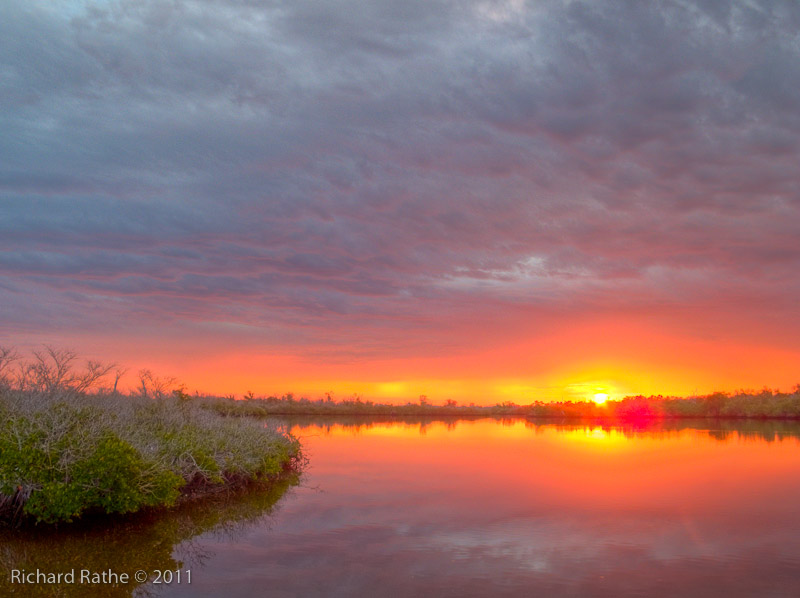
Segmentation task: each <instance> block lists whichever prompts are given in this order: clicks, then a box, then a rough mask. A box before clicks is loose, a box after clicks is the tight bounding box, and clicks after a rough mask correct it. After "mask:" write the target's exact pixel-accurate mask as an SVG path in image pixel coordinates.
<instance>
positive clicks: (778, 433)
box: [525, 418, 800, 442]
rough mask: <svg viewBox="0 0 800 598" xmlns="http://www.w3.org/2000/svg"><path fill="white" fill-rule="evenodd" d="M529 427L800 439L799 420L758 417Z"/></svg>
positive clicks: (534, 422) (533, 424) (535, 422)
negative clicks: (689, 431)
mask: <svg viewBox="0 0 800 598" xmlns="http://www.w3.org/2000/svg"><path fill="white" fill-rule="evenodd" d="M525 425H526V427H529V428H532V429H535V430H537V431H538V430H544V429H547V428H555V429H557V430H564V431H570V430H592V429H601V430H604V431H606V432H610V431H612V430H613V431H615V432H618V433H622V434H623V435H624V436H625V437H626V438H635V437H642V436H645V437H648V438H656V439H664V438H670V437H675V436H677V435H679V434H680V433H682V432H685V431H687V430H695V431H698V432H705V433H706V434H708V436H709V437H711V438H713V439H715V440H719V441H721V442H726V441H728V440H731V439H734V438H743V439H747V440H763V441H766V442H774V441H782V440H784V439H789V438H794V439H800V422H797V421H792V420H756V419H713V418H698V419H683V418H681V419H649V420H648V419H645V420H639V421H634V422H629V421H614V422H613V423H612V422H603V421H586V422H580V421H578V422H576V421H575V420H574V419H565V420H560V421H559V420H553V419H552V418H542V419H529V420H526V424H525Z"/></svg>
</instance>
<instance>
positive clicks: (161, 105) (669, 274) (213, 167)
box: [0, 0, 800, 345]
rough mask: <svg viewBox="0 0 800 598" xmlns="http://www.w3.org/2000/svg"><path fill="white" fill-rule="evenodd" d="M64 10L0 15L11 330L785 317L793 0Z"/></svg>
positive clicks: (409, 327) (799, 228) (790, 308)
mask: <svg viewBox="0 0 800 598" xmlns="http://www.w3.org/2000/svg"><path fill="white" fill-rule="evenodd" d="M65 6H67V5H63V4H52V3H45V2H30V3H24V4H12V5H6V6H3V7H2V8H0V11H2V18H1V19H0V21H1V22H2V23H3V26H2V27H3V35H2V36H0V78H2V79H1V80H2V81H3V84H2V85H0V98H2V102H3V105H4V110H3V111H2V114H0V127H2V130H3V131H4V135H3V136H2V139H0V216H1V218H0V232H2V236H0V277H1V280H2V281H3V284H2V285H0V300H2V301H3V302H5V303H7V304H14V305H16V306H17V307H16V308H15V309H14V310H10V311H6V312H4V314H3V315H2V316H0V324H2V325H4V326H11V325H12V324H13V325H14V327H15V329H16V328H19V327H22V328H24V329H25V330H28V331H31V332H36V331H41V330H40V329H41V327H42V326H45V322H46V326H47V327H48V328H49V329H54V328H55V329H62V330H68V329H70V327H74V326H80V325H82V324H79V323H80V322H82V321H83V320H86V321H90V320H92V319H93V318H96V317H99V314H106V315H107V316H108V317H109V318H110V317H111V315H112V314H125V313H128V314H131V317H132V318H133V319H134V320H136V323H133V324H131V325H132V326H137V325H140V324H141V322H144V321H149V322H152V321H156V320H159V319H163V320H166V319H168V318H167V314H169V315H170V318H171V319H172V324H171V326H174V327H180V325H181V322H184V323H186V324H187V325H189V324H191V323H192V322H195V321H199V322H230V323H241V322H252V323H254V326H257V325H258V324H257V323H259V322H273V323H274V326H277V327H278V328H281V327H282V329H283V330H284V332H289V331H292V330H300V328H302V329H303V330H305V331H308V330H312V329H316V330H317V331H318V332H320V334H322V331H323V330H324V336H325V337H326V338H327V339H329V342H331V343H332V344H333V345H337V344H348V345H349V344H352V343H353V342H358V339H359V338H363V335H364V326H367V327H368V328H369V327H370V326H373V327H375V330H378V329H382V328H381V327H382V326H385V325H388V324H390V323H392V322H403V323H404V326H405V329H404V330H403V334H405V335H408V334H411V333H412V332H413V331H414V330H416V331H417V334H420V335H426V336H427V338H428V339H429V340H430V339H431V338H436V336H437V334H439V335H440V341H441V342H444V339H446V338H447V336H448V334H450V332H451V329H452V326H454V325H455V323H456V322H457V321H461V322H468V321H474V320H475V319H476V318H483V319H484V320H485V321H487V322H489V323H491V322H492V321H497V322H499V319H498V318H497V315H496V314H497V312H498V311H500V310H504V309H517V308H521V309H524V310H526V311H527V312H538V313H540V314H541V317H546V316H545V315H546V314H548V313H551V312H552V310H553V309H566V310H567V311H568V312H569V313H572V314H586V313H592V312H596V311H604V312H605V311H614V310H617V311H620V312H624V311H626V310H630V309H632V308H636V309H652V310H654V311H656V312H658V311H659V310H664V309H665V308H666V307H670V306H671V307H680V306H688V305H693V304H695V303H697V302H698V301H699V302H701V303H703V304H704V305H708V306H713V305H715V304H725V305H726V306H728V307H729V304H730V302H731V301H730V300H731V298H733V299H734V302H735V303H736V304H737V307H736V308H735V309H733V311H734V312H735V313H741V314H750V315H753V314H757V313H759V310H773V311H774V310H778V311H780V312H781V313H783V314H785V315H787V316H796V315H797V314H796V307H794V303H793V299H792V298H793V297H796V295H797V292H798V283H797V282H796V281H795V278H796V277H795V276H794V275H793V273H796V272H797V268H798V267H799V266H800V246H798V244H797V242H796V239H797V238H798V237H799V236H800V213H798V210H800V199H799V198H800V193H799V191H800V188H799V183H800V180H799V179H798V175H797V172H796V171H797V169H796V164H797V161H798V144H797V142H796V139H797V138H798V134H799V133H800V117H798V115H797V111H796V109H795V108H796V105H797V101H798V95H797V94H798V91H797V90H798V89H800V68H799V67H798V66H797V65H798V64H800V61H798V50H797V47H796V44H795V43H794V36H795V31H796V28H795V25H796V24H797V22H798V21H800V9H798V8H797V7H795V6H794V5H791V4H781V5H778V4H773V3H749V4H748V5H743V4H742V5H734V6H730V7H721V6H719V5H718V4H717V3H705V2H698V3H661V4H658V5H651V4H642V3H638V4H623V5H614V6H610V5H598V4H596V3H591V2H544V3H536V4H535V5H534V4H531V3H524V2H508V3H495V2H493V3H486V2H459V3H457V2H413V3H403V4H402V5H397V6H395V5H389V4H386V3H385V2H367V3H364V2H361V1H359V2H353V1H342V2H337V3H320V2H314V1H303V2H292V3H279V2H272V3H251V2H245V1H241V2H214V1H200V0H197V1H185V2H175V3H169V4H167V3H160V2H132V1H123V2H119V3H102V2H97V3H94V2H86V3H82V4H80V3H78V4H74V5H73V4H70V5H69V7H70V8H69V10H67V9H66V8H65ZM620 291H624V292H620ZM23 299H24V300H23ZM176 302H178V303H179V305H180V306H181V307H179V308H177V309H176ZM54 303H58V304H60V305H62V308H59V309H57V310H55V311H52V310H51V311H49V312H48V313H50V314H51V316H50V317H49V318H47V319H46V320H45V319H43V320H42V323H41V324H37V323H36V322H37V320H36V318H34V317H31V316H30V314H32V313H34V312H36V311H38V310H43V311H46V310H47V306H49V305H52V304H54ZM26 304H27V305H28V308H27V309H28V310H29V311H30V314H28V313H25V312H26V308H25V307H24V305H26ZM190 306H191V307H190ZM665 306H666V307H665ZM61 309H63V311H62V312H61V313H63V316H61V317H59V311H60V310H61ZM726 309H727V308H726ZM737 310H738V312H737ZM76 313H77V314H79V313H82V314H83V318H75V317H74V316H75V314H76ZM354 318H361V320H359V321H358V323H354ZM794 319H796V318H794ZM497 325H498V326H499V325H500V324H497ZM437 326H438V327H439V328H437ZM175 330H177V328H175ZM437 330H438V332H437ZM509 333H513V332H512V331H509ZM265 334H266V333H265ZM309 337H313V334H309ZM396 341H397V343H398V344H400V343H402V342H403V341H402V340H401V335H400V333H397V337H396ZM387 342H388V344H389V345H391V339H388V340H387Z"/></svg>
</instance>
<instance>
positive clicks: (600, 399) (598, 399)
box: [592, 392, 608, 405]
mask: <svg viewBox="0 0 800 598" xmlns="http://www.w3.org/2000/svg"><path fill="white" fill-rule="evenodd" d="M592 400H593V401H594V402H595V403H597V404H598V405H602V404H603V403H605V402H606V401H607V400H608V393H605V392H598V393H595V395H594V396H593V397H592Z"/></svg>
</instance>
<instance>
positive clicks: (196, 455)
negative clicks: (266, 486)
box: [0, 387, 301, 523]
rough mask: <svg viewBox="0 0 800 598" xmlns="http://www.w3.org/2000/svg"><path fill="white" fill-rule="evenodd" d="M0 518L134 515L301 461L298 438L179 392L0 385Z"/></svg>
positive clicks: (276, 472) (277, 471) (262, 476)
mask: <svg viewBox="0 0 800 598" xmlns="http://www.w3.org/2000/svg"><path fill="white" fill-rule="evenodd" d="M0 422H2V423H0V519H3V520H5V521H13V522H20V521H25V520H33V521H36V522H44V523H59V522H69V521H73V520H75V519H77V518H80V517H82V516H84V515H85V514H88V513H98V512H99V513H130V512H135V511H139V510H141V509H145V508H152V507H167V506H172V505H175V504H176V503H177V502H179V501H181V500H183V499H185V498H187V497H190V496H197V495H202V494H207V493H210V492H214V491H215V490H218V489H220V488H229V487H231V486H237V485H243V484H246V483H248V482H250V481H253V480H258V479H265V478H276V477H278V476H280V475H281V474H282V473H283V472H285V471H288V470H292V469H296V468H297V467H298V466H299V463H300V459H301V453H300V446H299V443H298V441H297V440H296V439H294V438H292V437H291V436H289V435H287V434H285V433H283V432H280V431H278V430H277V429H275V428H270V427H266V426H265V425H264V423H263V422H259V421H257V420H254V419H253V420H248V419H241V418H236V419H233V418H227V417H224V416H222V415H220V414H218V413H213V412H211V411H209V410H207V409H202V408H201V407H200V406H199V405H196V404H194V403H192V402H191V401H187V400H185V399H182V398H181V395H180V394H177V395H176V396H170V397H164V398H161V399H152V398H145V397H142V396H122V395H119V394H102V393H95V394H88V393H86V392H75V391H73V390H70V389H68V388H67V389H64V388H61V389H58V388H56V389H51V390H49V391H41V390H31V389H13V388H7V387H6V388H3V389H0Z"/></svg>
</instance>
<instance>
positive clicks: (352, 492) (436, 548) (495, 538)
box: [3, 418, 800, 598]
mask: <svg viewBox="0 0 800 598" xmlns="http://www.w3.org/2000/svg"><path fill="white" fill-rule="evenodd" d="M284 424H285V425H286V426H288V427H290V428H291V430H292V431H293V432H294V433H295V434H296V435H298V436H299V437H301V439H302V441H303V444H304V446H305V447H306V452H307V455H308V457H309V458H310V466H309V469H308V471H307V472H306V474H304V476H303V478H302V480H301V484H300V485H299V486H295V487H293V488H291V489H289V490H288V492H287V493H286V494H284V495H283V496H282V497H280V494H277V495H276V496H272V498H270V499H269V500H262V501H261V503H259V504H260V506H259V507H256V508H253V507H252V506H251V507H250V510H246V513H247V516H242V515H241V509H237V507H236V505H237V504H238V502H237V501H241V500H242V499H241V498H232V499H231V500H230V501H228V503H227V506H225V507H222V506H220V505H218V506H216V507H213V508H211V507H205V509H206V511H209V510H211V511H213V512H214V513H217V517H216V519H215V520H208V521H206V520H202V521H201V522H198V521H196V520H192V519H191V517H189V520H190V522H189V523H187V522H186V517H187V516H186V515H183V516H182V517H183V520H181V521H183V523H182V526H183V527H181V526H180V525H178V524H177V523H175V521H174V518H175V516H174V515H168V516H166V517H165V518H164V519H163V520H161V521H158V522H155V523H150V524H149V525H150V526H151V527H150V528H147V526H146V525H144V524H141V525H140V524H133V528H131V529H128V530H127V531H125V533H124V536H125V537H124V538H117V543H118V544H119V545H120V546H127V548H120V547H119V546H118V547H117V548H115V549H114V550H120V551H122V552H125V551H127V552H125V554H127V556H126V557H125V558H126V559H127V561H128V562H129V563H130V566H133V564H136V560H137V558H140V559H144V558H145V557H144V555H145V554H147V545H148V544H147V543H148V542H149V543H150V544H149V545H155V546H160V547H161V550H162V552H164V550H165V546H166V549H169V547H170V546H171V549H170V554H169V556H163V555H162V557H161V559H162V560H169V559H172V561H173V562H172V565H173V566H183V567H188V566H191V567H192V584H191V585H186V584H185V583H184V584H181V585H177V584H172V585H171V586H163V585H162V586H160V587H155V586H152V585H149V584H148V585H145V586H140V587H139V588H138V589H137V590H134V591H135V592H139V593H142V592H145V591H155V592H156V593H157V594H158V595H160V596H166V597H178V596H193V597H196V596H209V597H211V596H213V597H217V596H225V597H226V598H237V597H240V596H241V597H250V596H277V597H282V596H287V597H288V596H304V597H305V596H426V595H430V596H523V595H525V596H527V595H546V596H598V597H600V596H608V597H611V596H613V597H620V596H677V595H680V596H727V597H738V596H742V597H744V596H748V597H750V596H797V595H800V441H799V440H798V438H800V427H798V426H797V425H795V424H786V423H774V424H770V423H753V422H750V423H746V424H745V423H738V424H737V423H734V422H709V421H705V422H697V423H690V422H682V423H674V422H673V423H666V424H659V425H656V426H646V425H638V426H636V425H626V426H621V427H614V426H605V427H604V426H600V425H590V424H554V423H552V422H547V423H545V422H529V421H525V420H506V421H502V420H492V419H477V420H450V421H435V420H424V421H422V420H417V421H377V420H369V419H358V418H350V419H347V420H338V421H337V420H305V421H303V420H293V421H285V422H284ZM273 494H274V493H273ZM276 501H277V502H276ZM251 502H253V501H252V500H251ZM256 502H257V501H256ZM225 509H228V511H229V512H228V513H227V514H226V513H225ZM205 517H208V514H206V515H205ZM226 518H229V519H230V520H233V521H237V522H238V523H237V525H236V526H235V528H234V529H231V526H225V525H223V524H224V521H225V520H226ZM195 519H197V518H195ZM137 525H138V526H139V527H138V529H137ZM170 526H171V528H174V529H173V531H172V532H171V533H170V534H167V535H166V536H164V537H160V536H159V533H160V531H159V530H163V529H165V528H167V529H171V528H170ZM176 529H178V530H180V532H177V531H175V530H176ZM104 533H106V534H111V535H112V536H114V533H115V532H114V530H113V529H112V530H111V531H110V532H109V531H106V532H104ZM137 534H138V535H137ZM48 541H49V540H47V539H42V540H41V541H40V544H41V545H45V544H46V543H47V542H48ZM105 541H106V542H107V543H108V544H109V545H112V544H114V542H109V540H108V538H106V540H105ZM4 542H6V544H5V548H6V550H5V553H3V554H4V561H5V564H6V566H8V564H9V563H11V562H14V559H19V558H20V557H19V554H22V553H23V552H25V551H22V550H16V552H15V550H14V549H13V546H14V542H15V540H14V539H13V538H12V539H11V540H4ZM59 542H60V543H61V545H64V542H63V540H59ZM126 542H127V545H126ZM82 544H85V541H84V542H80V541H75V542H74V543H73V544H72V548H67V549H66V553H65V552H64V550H61V552H60V553H59V554H60V556H59V558H60V559H61V560H62V561H64V562H68V561H69V560H70V555H69V553H70V550H72V551H73V552H76V554H75V555H74V558H75V559H79V558H85V557H84V556H81V555H80V554H78V552H77V551H78V548H77V547H78V546H80V545H82ZM17 545H18V546H21V545H22V543H21V542H20V543H18V544H17ZM10 547H11V548H10ZM32 550H33V549H32V548H31V545H30V542H29V543H28V546H27V547H26V551H27V552H25V554H27V555H28V562H29V563H30V562H31V561H30V554H31V551H32ZM114 550H107V551H106V553H107V559H108V560H109V561H112V560H114V559H117V560H119V558H118V557H116V556H115V554H114ZM137 551H138V552H137ZM34 552H35V551H34ZM137 554H138V555H139V556H137ZM45 560H46V559H45ZM101 560H102V559H101ZM41 561H42V559H41V558H40V559H39V560H38V561H37V562H41ZM143 565H147V563H144V562H143ZM76 566H78V565H77V564H76ZM109 566H112V565H109ZM120 590H121V592H122V593H120V595H123V594H124V591H127V592H128V594H130V591H131V590H133V588H125V589H120ZM20 595H25V594H20ZM42 595H46V594H42ZM48 595H49V594H48ZM52 595H58V594H52ZM81 595H90V594H89V593H86V592H84V593H83V594H81ZM97 595H111V594H107V593H106V594H102V593H98V594H97Z"/></svg>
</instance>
